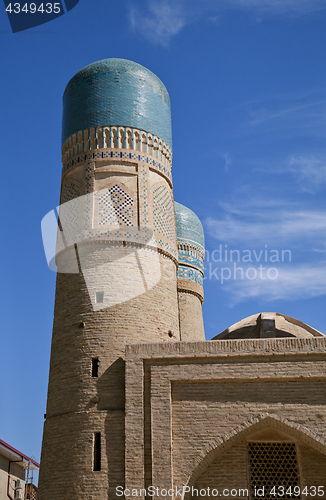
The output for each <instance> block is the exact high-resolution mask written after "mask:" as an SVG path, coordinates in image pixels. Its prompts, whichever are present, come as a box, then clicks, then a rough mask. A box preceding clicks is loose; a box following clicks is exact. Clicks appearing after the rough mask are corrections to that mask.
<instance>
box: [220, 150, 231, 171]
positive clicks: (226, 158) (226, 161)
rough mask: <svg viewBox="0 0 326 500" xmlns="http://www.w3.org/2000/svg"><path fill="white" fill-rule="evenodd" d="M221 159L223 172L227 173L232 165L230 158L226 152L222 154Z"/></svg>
mask: <svg viewBox="0 0 326 500" xmlns="http://www.w3.org/2000/svg"><path fill="white" fill-rule="evenodd" d="M222 158H223V160H224V170H225V172H228V171H229V167H230V165H231V163H232V160H231V156H230V155H229V153H228V152H226V153H224V154H222Z"/></svg>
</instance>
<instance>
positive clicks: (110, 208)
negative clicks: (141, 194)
mask: <svg viewBox="0 0 326 500" xmlns="http://www.w3.org/2000/svg"><path fill="white" fill-rule="evenodd" d="M133 204H134V200H133V199H132V198H131V196H129V195H128V194H127V193H126V192H125V191H124V190H123V189H122V188H121V187H119V186H118V185H117V184H115V185H114V186H112V187H111V188H110V189H108V190H107V191H106V192H105V193H104V194H103V195H102V196H100V198H99V215H100V217H101V220H100V222H99V225H105V224H106V223H107V222H110V221H111V222H112V220H113V222H115V221H116V219H118V221H119V222H120V221H122V222H123V223H124V224H126V225H127V226H133V224H132V222H131V221H130V218H132V217H133V214H134V212H133V210H132V209H131V207H132V206H133Z"/></svg>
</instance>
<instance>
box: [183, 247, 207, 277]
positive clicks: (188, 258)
mask: <svg viewBox="0 0 326 500" xmlns="http://www.w3.org/2000/svg"><path fill="white" fill-rule="evenodd" d="M178 260H179V264H180V265H181V264H184V265H186V266H189V267H194V268H196V269H198V270H199V271H201V272H203V271H204V262H203V259H202V258H201V257H198V256H197V255H194V254H192V253H190V252H187V251H180V249H179V250H178Z"/></svg>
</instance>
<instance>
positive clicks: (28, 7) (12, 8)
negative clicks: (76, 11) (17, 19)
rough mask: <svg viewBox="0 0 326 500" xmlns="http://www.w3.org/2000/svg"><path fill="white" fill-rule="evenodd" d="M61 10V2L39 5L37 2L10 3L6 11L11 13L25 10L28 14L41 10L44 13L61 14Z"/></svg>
mask: <svg viewBox="0 0 326 500" xmlns="http://www.w3.org/2000/svg"><path fill="white" fill-rule="evenodd" d="M60 10H61V3H60V2H57V3H41V4H40V5H39V6H37V5H36V3H25V4H24V5H23V4H20V3H13V4H11V3H10V4H8V6H7V8H6V11H7V12H9V14H12V13H13V14H19V13H20V12H25V13H26V14H28V13H30V14H35V13H36V12H41V13H42V14H52V13H53V14H59V13H60Z"/></svg>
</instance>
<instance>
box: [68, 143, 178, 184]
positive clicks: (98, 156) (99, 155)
mask: <svg viewBox="0 0 326 500" xmlns="http://www.w3.org/2000/svg"><path fill="white" fill-rule="evenodd" d="M118 158H119V159H120V158H121V159H122V160H135V161H137V162H140V163H147V164H148V166H149V167H150V168H151V169H153V170H157V171H158V172H159V173H161V174H162V175H164V176H165V177H166V178H167V180H168V181H169V184H170V186H171V187H172V173H171V164H167V163H165V164H164V163H162V162H160V161H157V160H155V159H154V158H152V157H150V156H148V155H146V154H136V152H132V153H131V152H129V153H128V152H127V151H119V150H110V149H102V150H96V152H88V153H82V154H80V155H77V156H75V157H74V158H72V159H71V160H69V161H68V162H67V163H66V164H64V165H63V168H62V176H64V175H65V174H66V172H67V171H68V170H70V169H71V168H73V167H75V166H76V165H78V164H79V163H83V162H85V161H92V160H105V159H118Z"/></svg>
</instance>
